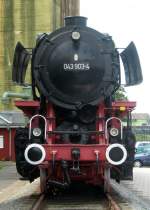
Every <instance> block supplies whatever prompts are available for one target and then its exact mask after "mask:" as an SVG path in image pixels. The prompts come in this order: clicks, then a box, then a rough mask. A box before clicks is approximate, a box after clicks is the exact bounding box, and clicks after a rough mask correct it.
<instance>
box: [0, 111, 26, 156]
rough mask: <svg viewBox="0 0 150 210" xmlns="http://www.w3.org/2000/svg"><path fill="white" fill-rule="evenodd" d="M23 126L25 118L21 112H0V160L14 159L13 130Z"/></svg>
mask: <svg viewBox="0 0 150 210" xmlns="http://www.w3.org/2000/svg"><path fill="white" fill-rule="evenodd" d="M24 126H25V118H24V116H23V114H22V113H21V112H0V160H15V152H14V135H15V131H16V128H18V127H24Z"/></svg>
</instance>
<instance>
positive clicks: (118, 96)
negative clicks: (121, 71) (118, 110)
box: [114, 86, 128, 101]
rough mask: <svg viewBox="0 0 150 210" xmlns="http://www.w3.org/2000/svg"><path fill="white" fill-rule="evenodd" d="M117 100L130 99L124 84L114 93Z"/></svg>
mask: <svg viewBox="0 0 150 210" xmlns="http://www.w3.org/2000/svg"><path fill="white" fill-rule="evenodd" d="M114 97H115V100H120V101H123V100H128V97H127V93H126V91H125V89H124V87H123V86H120V87H119V89H118V90H117V91H116V93H115V94H114Z"/></svg>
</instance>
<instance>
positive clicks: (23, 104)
mask: <svg viewBox="0 0 150 210" xmlns="http://www.w3.org/2000/svg"><path fill="white" fill-rule="evenodd" d="M86 21H87V18H85V17H79V16H75V17H66V18H65V26H64V27H62V28H60V29H58V30H56V31H54V32H52V33H50V34H46V33H43V34H41V35H39V36H38V37H37V40H36V46H35V48H33V49H32V53H31V52H29V51H28V50H27V49H26V48H24V47H23V45H22V44H21V43H20V42H18V43H17V46H16V49H15V55H14V62H13V73H12V79H13V81H14V82H16V83H18V84H20V85H25V74H26V69H27V66H28V63H29V61H30V60H31V78H32V92H33V100H32V101H17V102H16V106H17V107H19V108H20V109H22V110H23V112H24V113H25V114H26V115H27V116H29V118H30V120H29V124H28V125H27V126H26V128H22V129H18V130H17V131H16V136H15V148H16V165H17V170H18V172H19V173H20V174H21V175H22V176H23V177H25V178H27V179H29V180H30V181H32V180H33V179H34V178H36V177H37V176H39V175H40V178H41V183H42V184H41V190H42V191H44V190H45V189H46V186H47V185H52V186H60V187H66V186H69V184H70V182H71V181H76V180H82V181H84V182H87V183H92V184H95V185H103V186H106V185H107V183H109V173H110V172H111V176H112V177H113V178H115V179H116V180H118V181H119V180H120V179H132V166H133V157H134V143H135V137H134V135H133V133H132V128H131V111H132V109H133V108H134V107H135V103H134V102H129V101H115V99H114V94H115V92H116V91H117V89H118V88H119V87H120V84H121V75H120V56H121V58H122V61H123V64H124V69H125V79H126V85H127V86H130V85H136V84H139V83H141V82H142V73H141V67H140V62H139V58H138V54H137V51H136V48H135V45H134V43H133V42H131V43H130V44H129V46H128V47H127V48H126V49H125V50H124V51H123V52H122V53H121V54H119V52H118V49H117V48H116V47H115V44H114V42H113V40H112V38H111V36H109V35H108V34H102V33H99V32H97V31H96V30H94V29H92V28H89V27H87V26H86ZM123 118H126V119H127V125H126V126H124V124H123V123H122V120H121V119H123ZM125 169H126V170H125ZM43 177H45V178H43ZM107 189H108V188H107Z"/></svg>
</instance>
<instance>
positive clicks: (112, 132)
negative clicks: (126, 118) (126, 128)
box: [110, 128, 119, 136]
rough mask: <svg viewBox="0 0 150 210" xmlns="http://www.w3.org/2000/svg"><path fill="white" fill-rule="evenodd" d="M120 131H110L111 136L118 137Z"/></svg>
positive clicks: (114, 129)
mask: <svg viewBox="0 0 150 210" xmlns="http://www.w3.org/2000/svg"><path fill="white" fill-rule="evenodd" d="M118 134H119V130H118V129H117V128H111V129H110V135H111V136H118Z"/></svg>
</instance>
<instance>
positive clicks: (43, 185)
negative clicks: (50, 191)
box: [40, 168, 47, 193]
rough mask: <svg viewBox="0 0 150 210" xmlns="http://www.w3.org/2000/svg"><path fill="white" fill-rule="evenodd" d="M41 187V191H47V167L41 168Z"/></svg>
mask: <svg viewBox="0 0 150 210" xmlns="http://www.w3.org/2000/svg"><path fill="white" fill-rule="evenodd" d="M40 189H41V193H45V192H46V191H47V188H46V169H44V168H40Z"/></svg>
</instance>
